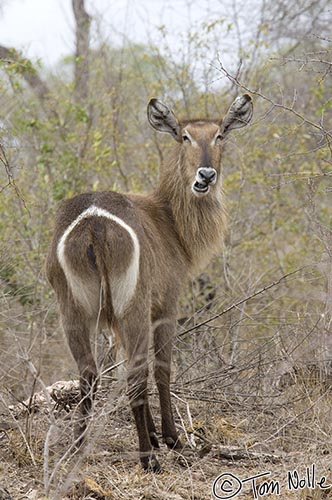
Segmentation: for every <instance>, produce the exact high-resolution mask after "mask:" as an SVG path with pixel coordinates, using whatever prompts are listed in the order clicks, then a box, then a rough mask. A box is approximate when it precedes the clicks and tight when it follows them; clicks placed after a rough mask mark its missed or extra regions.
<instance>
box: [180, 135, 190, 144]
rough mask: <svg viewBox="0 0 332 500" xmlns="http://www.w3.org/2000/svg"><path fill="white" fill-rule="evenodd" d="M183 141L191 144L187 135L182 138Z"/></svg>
mask: <svg viewBox="0 0 332 500" xmlns="http://www.w3.org/2000/svg"><path fill="white" fill-rule="evenodd" d="M182 140H183V142H186V141H187V142H189V143H190V144H191V140H190V139H189V137H188V136H187V135H183V136H182Z"/></svg>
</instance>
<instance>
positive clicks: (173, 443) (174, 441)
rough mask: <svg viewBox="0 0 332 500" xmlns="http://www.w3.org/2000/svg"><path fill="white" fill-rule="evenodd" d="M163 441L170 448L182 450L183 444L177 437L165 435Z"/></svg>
mask: <svg viewBox="0 0 332 500" xmlns="http://www.w3.org/2000/svg"><path fill="white" fill-rule="evenodd" d="M164 442H165V443H166V445H167V447H168V448H169V449H170V450H182V448H183V445H182V443H181V441H180V439H179V438H178V437H176V438H172V437H171V436H168V437H165V438H164Z"/></svg>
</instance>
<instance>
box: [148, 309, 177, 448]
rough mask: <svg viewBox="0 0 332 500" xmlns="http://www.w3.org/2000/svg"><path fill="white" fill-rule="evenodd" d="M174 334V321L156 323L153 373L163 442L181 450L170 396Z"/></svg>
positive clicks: (166, 320)
mask: <svg viewBox="0 0 332 500" xmlns="http://www.w3.org/2000/svg"><path fill="white" fill-rule="evenodd" d="M174 332H175V320H173V319H167V318H166V319H161V320H158V321H157V322H156V324H155V328H154V350H155V369H154V373H155V379H156V384H157V388H158V392H159V400H160V411H161V426H162V436H163V441H164V442H165V443H166V445H167V446H168V448H171V449H182V444H181V441H180V439H179V436H178V433H177V430H176V428H175V424H174V418H173V411H172V404H171V394H170V376H171V358H172V344H173V337H174Z"/></svg>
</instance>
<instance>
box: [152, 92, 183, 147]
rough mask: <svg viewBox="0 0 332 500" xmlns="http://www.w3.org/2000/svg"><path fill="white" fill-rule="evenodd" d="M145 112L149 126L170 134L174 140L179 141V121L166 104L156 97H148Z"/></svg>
mask: <svg viewBox="0 0 332 500" xmlns="http://www.w3.org/2000/svg"><path fill="white" fill-rule="evenodd" d="M147 113H148V120H149V123H150V125H151V127H153V128H154V129H155V130H158V132H166V133H167V134H171V135H172V136H173V137H174V139H175V140H176V141H178V142H181V135H180V125H179V122H178V121H177V119H176V117H175V115H174V113H173V111H172V110H170V109H169V107H168V106H166V104H164V103H163V102H161V101H159V100H158V99H150V102H149V104H148V109H147Z"/></svg>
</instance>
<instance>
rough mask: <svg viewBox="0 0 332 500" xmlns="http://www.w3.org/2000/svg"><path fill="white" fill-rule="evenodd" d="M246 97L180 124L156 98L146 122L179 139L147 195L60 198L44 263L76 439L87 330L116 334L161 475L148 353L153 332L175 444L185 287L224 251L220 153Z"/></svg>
mask: <svg viewBox="0 0 332 500" xmlns="http://www.w3.org/2000/svg"><path fill="white" fill-rule="evenodd" d="M251 115H252V104H251V99H250V97H249V96H242V97H241V98H238V99H237V100H236V101H234V103H233V104H232V106H231V107H230V109H229V111H228V113H227V114H226V116H225V118H224V120H222V121H221V120H220V121H219V122H218V121H211V120H200V121H194V122H190V121H187V122H183V123H182V124H180V123H179V122H178V120H177V119H176V117H175V116H174V114H173V113H172V111H171V110H170V109H169V108H168V107H167V106H165V105H164V104H163V103H161V102H160V101H157V100H156V99H152V100H151V101H150V103H149V106H148V118H149V122H150V124H151V125H152V127H154V128H155V129H156V130H158V131H161V132H166V133H169V134H171V135H172V136H173V137H174V139H175V140H176V141H177V144H176V145H175V147H174V150H173V151H172V154H171V157H170V159H169V161H168V162H166V164H165V165H164V166H163V168H162V172H161V175H160V182H159V185H158V187H157V188H156V189H155V190H154V191H153V192H152V193H151V194H149V195H147V196H143V195H133V194H127V195H123V194H119V193H114V192H100V193H85V194H82V195H79V196H76V197H75V198H72V199H71V200H67V201H65V202H64V203H63V204H62V205H61V207H60V209H59V211H58V213H57V217H56V223H55V231H54V236H53V241H52V243H51V245H50V250H49V254H48V259H47V276H48V279H49V281H50V283H51V285H52V286H53V288H54V290H55V292H56V294H57V298H58V302H59V306H60V313H61V319H62V324H63V327H64V330H65V333H66V336H67V339H68V343H69V346H70V349H71V352H72V354H73V356H74V358H75V360H76V362H77V365H78V368H79V372H80V386H81V396H82V402H81V415H82V416H81V419H80V420H79V422H78V429H77V434H78V440H79V441H82V439H83V435H84V433H85V429H86V419H87V417H88V414H89V413H90V411H91V406H92V400H93V396H94V393H95V388H96V380H97V373H98V369H97V366H96V363H95V360H94V358H93V355H92V351H91V345H90V333H91V331H92V330H94V329H96V327H100V326H105V327H107V328H109V329H113V330H115V331H116V332H118V335H119V337H120V341H121V343H122V345H123V347H124V350H125V352H126V357H127V372H128V376H127V381H128V393H129V398H130V404H131V407H132V410H133V414H134V418H135V422H136V427H137V433H138V438H139V449H140V459H141V463H142V465H143V467H144V468H145V469H148V470H152V471H155V472H157V471H159V470H160V466H159V463H158V461H157V459H156V457H155V455H154V452H153V448H158V447H159V444H158V439H157V437H156V428H155V425H154V422H153V418H152V415H151V412H150V409H149V404H148V398H147V378H148V363H147V359H148V347H149V339H150V336H153V342H154V350H155V379H156V383H157V387H158V391H159V397H160V407H161V417H162V437H163V440H164V442H165V443H166V444H167V446H168V447H170V448H181V443H180V441H179V438H178V433H177V430H176V427H175V424H174V420H173V415H172V407H171V397H170V389H169V384H170V366H171V345H172V338H173V336H174V332H175V328H176V317H177V301H178V297H179V294H180V290H181V286H182V285H183V283H185V281H186V280H187V279H188V277H189V276H190V275H192V274H193V273H194V272H197V271H198V270H199V269H200V268H202V267H204V266H205V265H206V263H207V262H208V261H209V260H210V259H211V257H212V255H213V254H214V253H216V252H217V251H218V250H219V249H220V245H221V242H222V237H223V234H224V230H225V208H224V197H223V193H222V172H221V156H222V144H223V138H224V137H225V135H226V134H227V133H228V132H229V131H230V130H232V129H234V128H239V127H242V126H244V125H246V124H247V123H248V122H249V121H250V119H251Z"/></svg>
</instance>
